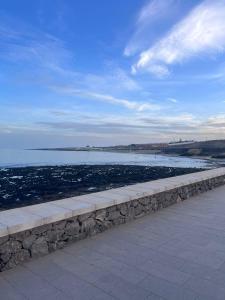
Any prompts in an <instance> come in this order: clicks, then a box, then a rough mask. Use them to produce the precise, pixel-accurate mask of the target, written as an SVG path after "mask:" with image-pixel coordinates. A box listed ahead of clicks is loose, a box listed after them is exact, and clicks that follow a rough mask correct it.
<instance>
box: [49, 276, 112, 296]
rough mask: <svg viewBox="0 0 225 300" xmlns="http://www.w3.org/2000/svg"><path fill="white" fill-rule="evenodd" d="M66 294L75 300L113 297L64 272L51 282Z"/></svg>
mask: <svg viewBox="0 0 225 300" xmlns="http://www.w3.org/2000/svg"><path fill="white" fill-rule="evenodd" d="M52 284H53V285H54V286H55V287H57V288H58V289H59V290H60V291H61V292H63V293H65V294H66V296H69V297H71V298H72V299H75V300H113V299H115V298H114V297H112V296H111V295H109V294H108V293H106V292H104V291H103V290H102V289H99V288H98V287H96V286H94V285H92V284H89V283H87V282H85V281H84V280H81V279H80V278H79V277H78V276H76V275H74V274H72V273H67V272H66V273H64V275H63V276H62V277H60V278H57V279H55V280H54V282H52Z"/></svg>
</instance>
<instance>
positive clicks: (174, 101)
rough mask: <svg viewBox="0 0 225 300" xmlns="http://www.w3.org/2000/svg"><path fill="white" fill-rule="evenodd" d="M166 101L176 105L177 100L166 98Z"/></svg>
mask: <svg viewBox="0 0 225 300" xmlns="http://www.w3.org/2000/svg"><path fill="white" fill-rule="evenodd" d="M167 100H168V101H170V102H172V103H178V100H177V99H175V98H170V97H169V98H167Z"/></svg>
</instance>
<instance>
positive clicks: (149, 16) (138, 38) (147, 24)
mask: <svg viewBox="0 0 225 300" xmlns="http://www.w3.org/2000/svg"><path fill="white" fill-rule="evenodd" d="M176 2H177V0H151V1H148V2H147V3H146V4H145V5H144V7H142V9H141V10H140V12H139V13H138V15H137V19H136V24H135V31H134V34H133V36H132V37H131V39H130V41H129V42H128V44H127V45H126V48H125V50H124V55H126V56H130V55H133V54H135V53H137V51H139V50H141V49H143V47H144V48H145V47H146V46H147V45H149V38H150V32H151V34H152V35H151V37H152V38H153V36H154V31H152V25H153V24H154V25H155V24H156V26H157V24H158V23H159V22H160V21H161V19H164V20H165V19H166V18H168V17H170V16H171V15H173V13H174V11H175V9H174V6H175V4H177V3H176ZM160 27H162V24H160ZM146 35H148V39H146Z"/></svg>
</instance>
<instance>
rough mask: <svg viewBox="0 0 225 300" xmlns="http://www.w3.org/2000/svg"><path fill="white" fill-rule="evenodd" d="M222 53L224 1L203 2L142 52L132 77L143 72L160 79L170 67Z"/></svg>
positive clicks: (224, 25)
mask: <svg viewBox="0 0 225 300" xmlns="http://www.w3.org/2000/svg"><path fill="white" fill-rule="evenodd" d="M224 50H225V1H224V0H214V1H208V0H207V1H203V2H202V3H201V4H199V5H198V6H196V7H195V8H194V9H193V10H192V11H191V12H190V13H189V14H188V15H187V16H186V17H185V18H184V19H183V20H182V21H180V22H178V23H177V24H176V25H175V26H174V27H173V28H172V30H170V32H169V33H167V34H166V35H165V36H164V37H163V38H162V39H160V40H159V41H158V42H156V43H155V44H154V45H153V46H151V47H150V48H149V49H147V50H145V51H143V52H141V54H140V57H139V59H138V61H137V63H136V64H134V65H133V67H132V70H133V73H135V72H137V71H139V70H144V71H148V72H151V73H153V74H155V75H157V76H159V77H162V76H166V75H168V74H169V72H170V71H169V66H171V65H173V64H177V63H183V62H185V61H187V60H189V59H191V58H193V57H196V56H198V55H201V57H202V55H214V54H218V53H222V52H224Z"/></svg>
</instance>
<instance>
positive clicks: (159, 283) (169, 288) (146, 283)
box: [138, 275, 200, 300]
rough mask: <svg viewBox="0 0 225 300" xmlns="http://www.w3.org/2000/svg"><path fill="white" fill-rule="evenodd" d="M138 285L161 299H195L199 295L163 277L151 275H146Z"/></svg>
mask: <svg viewBox="0 0 225 300" xmlns="http://www.w3.org/2000/svg"><path fill="white" fill-rule="evenodd" d="M138 286H139V287H141V288H143V289H145V290H148V291H150V292H152V293H154V294H156V295H158V296H161V297H163V299H168V300H197V299H200V298H198V297H199V295H198V294H197V293H195V292H192V291H190V290H188V289H186V288H183V287H181V286H179V285H176V284H174V283H170V282H168V281H166V280H164V279H161V278H158V277H156V276H153V275H149V276H147V277H146V278H145V279H144V280H143V281H142V282H141V283H139V284H138Z"/></svg>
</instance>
